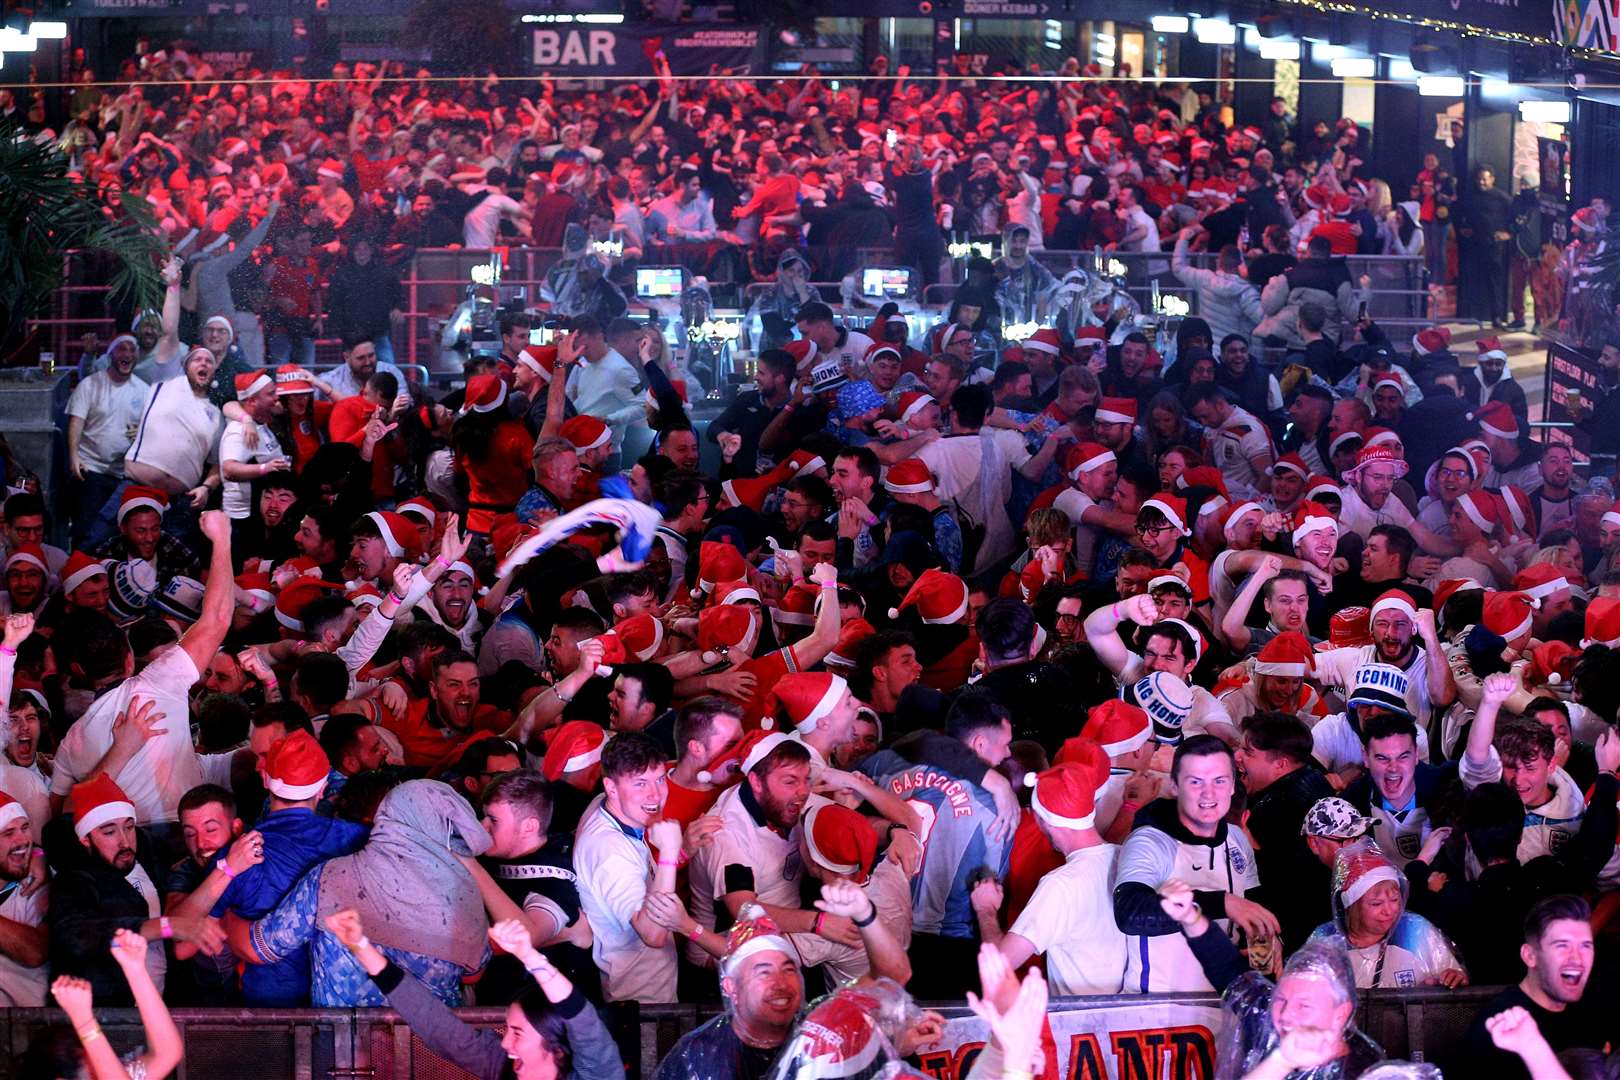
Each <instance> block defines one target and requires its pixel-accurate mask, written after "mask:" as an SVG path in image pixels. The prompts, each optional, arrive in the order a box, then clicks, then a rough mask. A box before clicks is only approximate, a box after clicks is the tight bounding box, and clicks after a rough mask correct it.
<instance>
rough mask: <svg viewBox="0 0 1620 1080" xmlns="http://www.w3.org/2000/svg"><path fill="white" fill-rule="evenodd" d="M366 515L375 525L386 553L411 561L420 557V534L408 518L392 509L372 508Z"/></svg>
mask: <svg viewBox="0 0 1620 1080" xmlns="http://www.w3.org/2000/svg"><path fill="white" fill-rule="evenodd" d="M366 517H368V518H370V519H371V522H372V524H374V525H376V526H377V535H378V536H379V537H380V538H381V539H382V542H383V546H384V547H386V548H387V549H388V554H390V555H392V556H393V557H394V558H396V559H405V560H407V561H411V562H414V561H415V560H416V559H418V558H420V557H421V555H422V534H421V533H419V532H417V531H416V526H415V525H414V524H412V523H411V520H410V518H407V517H406V516H405V515H404V514H401V513H399V512H397V511H394V510H373V511H371V513H369V514H367V515H366Z"/></svg>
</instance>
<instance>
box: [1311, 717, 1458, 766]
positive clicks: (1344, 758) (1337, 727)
mask: <svg viewBox="0 0 1620 1080" xmlns="http://www.w3.org/2000/svg"><path fill="white" fill-rule="evenodd" d="M1362 749H1363V748H1362V745H1361V736H1359V735H1357V734H1356V729H1355V728H1353V727H1351V726H1350V717H1349V715H1348V714H1346V713H1334V714H1333V715H1332V716H1326V717H1323V718H1322V719H1321V720H1320V721H1318V722H1317V724H1316V726H1314V727H1312V728H1311V753H1312V754H1313V755H1314V756H1315V757H1316V760H1317V761H1318V762H1319V763H1320V764H1321V766H1322V768H1324V769H1326V770H1327V771H1328V772H1333V773H1336V772H1343V771H1344V770H1345V769H1348V768H1350V767H1352V766H1357V765H1363V764H1364V763H1365V762H1366V760H1367V757H1366V754H1364V753H1363V752H1362ZM1417 757H1418V760H1419V761H1428V760H1429V733H1428V732H1427V731H1425V730H1424V728H1423V725H1422V724H1419V725H1417Z"/></svg>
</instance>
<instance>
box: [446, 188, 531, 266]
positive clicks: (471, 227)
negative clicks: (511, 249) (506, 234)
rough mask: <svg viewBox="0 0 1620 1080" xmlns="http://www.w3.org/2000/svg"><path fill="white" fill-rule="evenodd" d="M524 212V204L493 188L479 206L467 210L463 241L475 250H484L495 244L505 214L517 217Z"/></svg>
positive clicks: (463, 227) (462, 228)
mask: <svg viewBox="0 0 1620 1080" xmlns="http://www.w3.org/2000/svg"><path fill="white" fill-rule="evenodd" d="M522 212H523V204H522V203H519V202H515V201H514V200H513V199H512V197H511V196H510V195H502V194H501V193H500V192H498V191H494V190H491V191H490V193H489V194H488V195H487V196H485V197H484V199H483V201H481V202H480V203H479V204H478V205H477V206H475V207H473V208H472V209H471V210H468V211H467V216H466V217H465V218H463V219H462V222H461V236H462V242H463V243H464V244H465V245H466V246H467V247H468V248H469V249H472V250H475V251H482V250H485V249H488V248H492V247H494V246H495V240H496V237H497V236H498V235H499V234H500V227H501V218H502V217H504V216H511V217H516V216H517V215H518V214H521V213H522Z"/></svg>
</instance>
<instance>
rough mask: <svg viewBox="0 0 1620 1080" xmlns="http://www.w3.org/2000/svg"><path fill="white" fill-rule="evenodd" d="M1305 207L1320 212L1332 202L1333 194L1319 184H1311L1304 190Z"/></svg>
mask: <svg viewBox="0 0 1620 1080" xmlns="http://www.w3.org/2000/svg"><path fill="white" fill-rule="evenodd" d="M1304 199H1305V205H1306V206H1308V207H1309V208H1310V209H1312V210H1320V209H1322V208H1323V207H1325V206H1327V205H1328V203H1330V202H1331V201H1332V200H1333V193H1332V192H1331V191H1329V190H1328V189H1327V188H1325V187H1323V186H1321V185H1320V184H1312V185H1311V186H1310V187H1308V188H1306V189H1305V194H1304Z"/></svg>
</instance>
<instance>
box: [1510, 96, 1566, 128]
mask: <svg viewBox="0 0 1620 1080" xmlns="http://www.w3.org/2000/svg"><path fill="white" fill-rule="evenodd" d="M1519 119H1520V120H1527V121H1529V122H1530V123H1532V124H1567V123H1569V102H1567V101H1521V102H1519Z"/></svg>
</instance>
